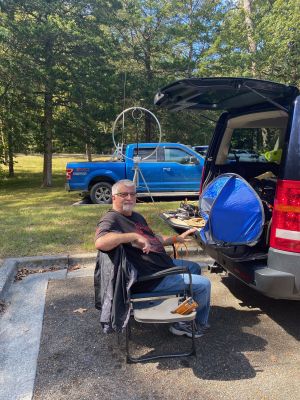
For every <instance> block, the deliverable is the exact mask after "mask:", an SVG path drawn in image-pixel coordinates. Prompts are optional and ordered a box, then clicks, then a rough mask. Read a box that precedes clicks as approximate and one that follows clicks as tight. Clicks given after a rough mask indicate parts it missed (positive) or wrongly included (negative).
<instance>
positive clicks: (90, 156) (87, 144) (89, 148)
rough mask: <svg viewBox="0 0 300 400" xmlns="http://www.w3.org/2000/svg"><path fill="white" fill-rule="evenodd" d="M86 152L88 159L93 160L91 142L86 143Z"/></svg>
mask: <svg viewBox="0 0 300 400" xmlns="http://www.w3.org/2000/svg"><path fill="white" fill-rule="evenodd" d="M85 154H86V159H87V160H88V161H89V162H91V161H93V160H92V146H91V144H90V143H86V144H85Z"/></svg>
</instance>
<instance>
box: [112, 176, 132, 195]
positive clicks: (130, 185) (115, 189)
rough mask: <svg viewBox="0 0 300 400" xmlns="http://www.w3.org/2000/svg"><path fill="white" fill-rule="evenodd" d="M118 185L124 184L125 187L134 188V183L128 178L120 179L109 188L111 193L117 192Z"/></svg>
mask: <svg viewBox="0 0 300 400" xmlns="http://www.w3.org/2000/svg"><path fill="white" fill-rule="evenodd" d="M120 186H126V187H130V188H134V190H135V183H134V182H132V181H131V180H129V179H121V180H120V181H118V182H116V183H115V184H114V185H113V186H112V188H111V194H112V195H115V194H117V193H119V187H120Z"/></svg>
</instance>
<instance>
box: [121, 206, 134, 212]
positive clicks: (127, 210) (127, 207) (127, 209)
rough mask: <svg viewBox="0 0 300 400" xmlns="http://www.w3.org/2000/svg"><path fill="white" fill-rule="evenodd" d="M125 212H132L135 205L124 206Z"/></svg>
mask: <svg viewBox="0 0 300 400" xmlns="http://www.w3.org/2000/svg"><path fill="white" fill-rule="evenodd" d="M122 208H123V211H126V212H131V211H132V210H133V209H134V204H123V207H122Z"/></svg>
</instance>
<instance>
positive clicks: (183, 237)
mask: <svg viewBox="0 0 300 400" xmlns="http://www.w3.org/2000/svg"><path fill="white" fill-rule="evenodd" d="M197 230H198V229H197V228H191V229H188V230H187V231H185V232H183V233H182V234H181V235H178V236H177V237H176V242H178V243H184V242H187V241H189V240H191V239H189V238H187V236H189V235H192V234H193V233H195V232H196V231H197Z"/></svg>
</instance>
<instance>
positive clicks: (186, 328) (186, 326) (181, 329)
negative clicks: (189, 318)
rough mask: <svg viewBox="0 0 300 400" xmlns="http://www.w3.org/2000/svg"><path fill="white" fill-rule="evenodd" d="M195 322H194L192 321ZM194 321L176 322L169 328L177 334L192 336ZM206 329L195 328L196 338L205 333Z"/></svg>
mask: <svg viewBox="0 0 300 400" xmlns="http://www.w3.org/2000/svg"><path fill="white" fill-rule="evenodd" d="M192 323H193V322H192ZM192 323H191V322H175V323H174V324H172V325H171V326H170V328H169V331H170V332H171V333H173V334H174V335H177V336H183V335H185V336H187V337H189V338H191V337H192V336H193V334H192ZM204 333H205V332H204V331H202V330H200V329H195V338H199V337H201V336H203V335H204Z"/></svg>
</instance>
